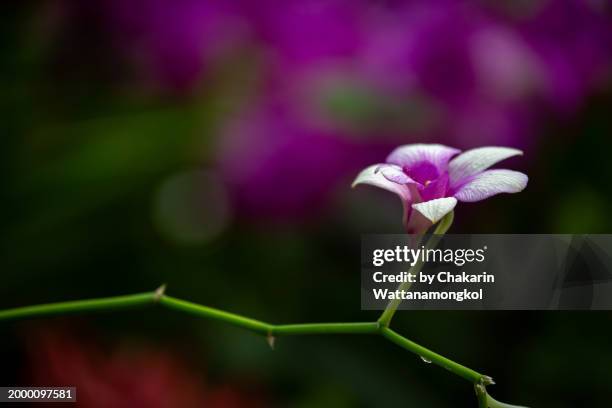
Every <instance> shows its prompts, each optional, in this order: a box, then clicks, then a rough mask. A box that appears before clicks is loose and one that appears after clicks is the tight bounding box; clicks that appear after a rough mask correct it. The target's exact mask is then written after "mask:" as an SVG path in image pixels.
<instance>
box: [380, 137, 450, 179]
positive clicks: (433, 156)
mask: <svg viewBox="0 0 612 408" xmlns="http://www.w3.org/2000/svg"><path fill="white" fill-rule="evenodd" d="M460 151H461V150H458V149H454V148H452V147H448V146H444V145H441V144H411V145H404V146H400V147H398V148H397V149H395V150H394V151H393V152H391V154H390V155H389V157H387V162H388V163H392V164H397V165H398V166H401V167H402V168H406V167H408V168H410V167H412V166H415V165H417V164H419V163H423V162H428V163H431V164H433V165H434V166H436V168H437V170H438V172H439V173H441V172H442V171H444V170H446V166H447V164H448V161H449V160H450V158H451V157H453V156H454V155H456V154H457V153H459V152H460Z"/></svg>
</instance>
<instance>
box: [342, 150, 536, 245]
mask: <svg viewBox="0 0 612 408" xmlns="http://www.w3.org/2000/svg"><path fill="white" fill-rule="evenodd" d="M460 152H461V151H460V150H458V149H454V148H452V147H448V146H444V145H441V144H412V145H405V146H400V147H398V148H397V149H395V150H394V151H393V152H391V154H390V155H389V157H387V160H386V163H383V164H375V165H372V166H369V167H367V168H366V169H364V170H363V171H362V172H361V173H360V174H359V175H358V176H357V178H356V179H355V181H354V182H353V187H354V186H356V185H359V184H369V185H373V186H376V187H380V188H382V189H385V190H388V191H391V192H392V193H395V194H397V195H398V196H399V197H400V199H401V200H402V204H403V207H404V225H405V226H406V230H407V232H408V233H411V234H413V233H414V234H418V233H422V232H424V231H426V230H427V228H429V227H430V226H431V225H433V224H435V223H437V222H438V221H440V220H441V219H442V218H443V217H444V216H445V215H446V214H448V213H449V212H451V211H453V209H454V208H455V206H456V205H457V201H464V202H474V201H480V200H484V199H486V198H489V197H491V196H494V195H496V194H499V193H518V192H519V191H522V190H523V189H524V188H525V186H526V185H527V176H526V175H525V174H523V173H520V172H518V171H513V170H505V169H493V170H487V169H488V168H489V167H491V166H493V165H494V164H496V163H497V162H499V161H501V160H505V159H507V158H509V157H513V156H519V155H522V154H523V153H522V152H521V151H520V150H517V149H512V148H508V147H480V148H476V149H472V150H468V151H466V152H464V153H461V154H459V153H460ZM457 154H459V155H458V156H456V155H457ZM454 156H456V157H454ZM453 157H454V158H453ZM451 159H452V160H451Z"/></svg>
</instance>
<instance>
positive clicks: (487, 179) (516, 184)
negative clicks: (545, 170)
mask: <svg viewBox="0 0 612 408" xmlns="http://www.w3.org/2000/svg"><path fill="white" fill-rule="evenodd" d="M527 180H528V178H527V175H525V174H523V173H521V172H518V171H513V170H505V169H494V170H487V171H484V172H482V173H479V174H476V175H474V176H472V177H471V178H470V179H468V180H467V181H466V182H465V183H464V184H463V185H461V186H459V187H458V188H457V189H456V190H455V192H454V194H453V196H454V197H456V198H457V199H458V200H459V201H466V202H474V201H480V200H484V199H485V198H489V197H491V196H494V195H496V194H499V193H518V192H519V191H522V190H523V189H524V188H525V187H526V186H527Z"/></svg>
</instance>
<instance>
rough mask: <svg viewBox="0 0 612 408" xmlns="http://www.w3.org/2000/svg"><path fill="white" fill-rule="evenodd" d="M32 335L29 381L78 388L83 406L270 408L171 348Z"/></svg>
mask: <svg viewBox="0 0 612 408" xmlns="http://www.w3.org/2000/svg"><path fill="white" fill-rule="evenodd" d="M28 337H29V339H28V341H27V351H28V356H29V364H28V368H27V371H26V374H27V376H28V377H29V378H28V379H27V380H28V382H29V383H30V384H32V385H38V386H74V387H76V388H77V406H79V407H92V408H98V407H100V408H102V407H103V408H107V407H113V408H123V407H125V408H128V407H130V408H140V407H147V408H148V407H153V408H170V407H172V408H174V407H181V408H190V407H207V408H242V407H246V408H258V407H263V406H265V404H264V403H263V399H262V398H261V396H260V395H251V394H250V393H248V392H246V391H244V390H239V389H237V388H238V387H235V386H231V385H225V386H221V387H215V386H210V385H208V384H206V382H205V381H204V378H203V377H202V376H201V375H200V374H198V373H197V372H196V371H195V370H193V369H192V368H191V367H189V366H188V365H187V364H186V363H185V362H184V361H182V360H181V359H180V358H178V357H177V356H175V355H173V354H171V353H170V352H168V351H165V350H160V349H154V348H151V347H149V346H147V345H145V346H142V345H140V346H139V347H138V348H134V347H116V346H112V347H111V348H109V349H105V348H104V347H101V345H100V344H98V343H96V342H93V341H91V340H85V339H82V338H77V337H76V336H74V335H71V334H69V333H67V332H65V331H60V330H54V329H45V330H40V331H36V332H35V333H34V335H33V336H32V335H31V336H28ZM53 406H54V407H59V406H61V404H60V405H58V404H57V403H54V404H53ZM71 406H74V405H73V404H71Z"/></svg>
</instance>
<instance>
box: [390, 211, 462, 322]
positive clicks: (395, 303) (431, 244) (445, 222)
mask: <svg viewBox="0 0 612 408" xmlns="http://www.w3.org/2000/svg"><path fill="white" fill-rule="evenodd" d="M453 219H454V211H451V212H449V213H448V214H446V215H445V216H444V217H443V218H442V219H441V220H440V222H438V224H437V226H436V229H435V230H434V231H433V234H432V235H431V236H430V237H429V239H428V240H427V244H426V245H425V247H426V249H431V248H435V247H436V246H437V245H438V242H440V239H441V238H442V237H443V236H444V234H446V232H447V231H448V229H449V228H450V227H451V225H452V224H453ZM421 266H423V262H422V260H421V259H419V260H418V261H417V262H416V263H415V264H414V265H413V266H412V267H411V268H410V270H409V273H412V274H413V275H418V274H419V273H420V269H421ZM411 286H412V283H411V282H408V281H406V282H403V283H401V284H400V285H399V286H398V288H397V290H399V291H402V290H408V289H410V287H411ZM401 303H402V300H401V299H393V300H391V301H390V302H389V304H388V305H387V307H386V308H385V310H384V311H383V312H382V314H381V315H380V318H379V319H378V323H379V324H380V325H381V326H382V327H389V324H391V319H393V315H394V314H395V312H396V311H397V308H398V307H399V305H400V304H401Z"/></svg>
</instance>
